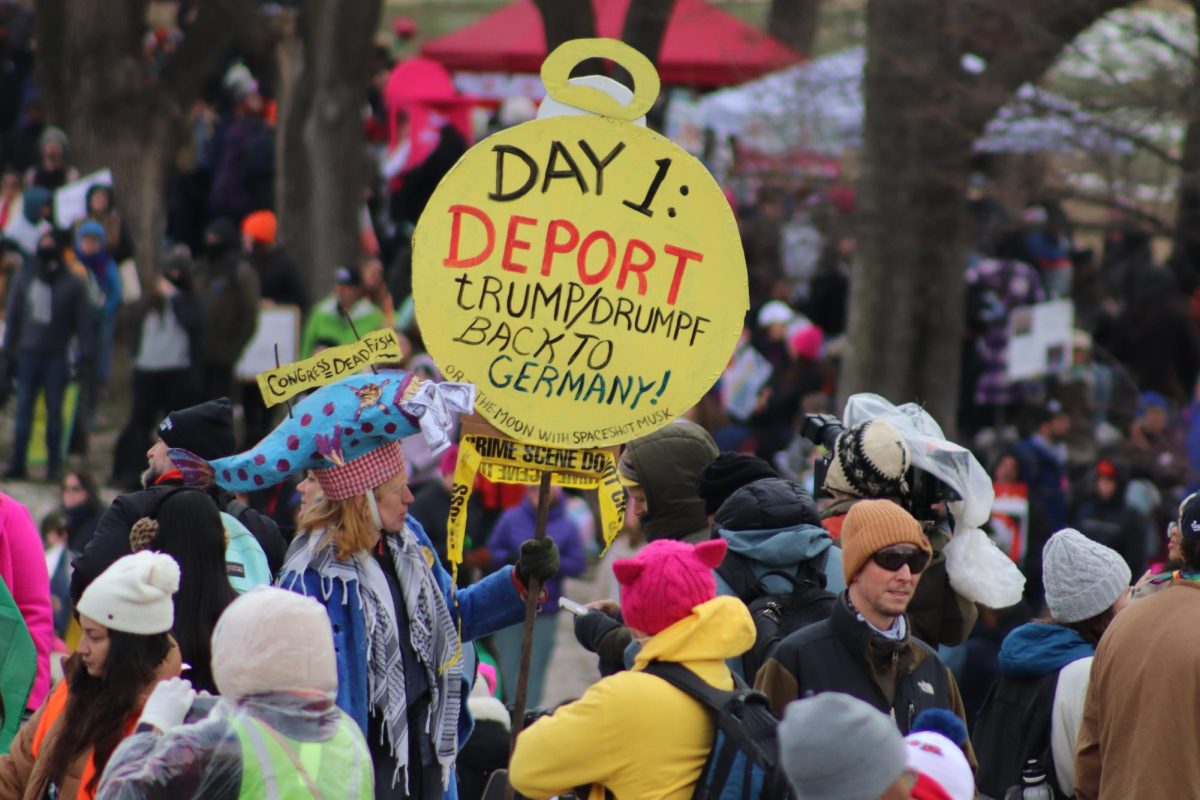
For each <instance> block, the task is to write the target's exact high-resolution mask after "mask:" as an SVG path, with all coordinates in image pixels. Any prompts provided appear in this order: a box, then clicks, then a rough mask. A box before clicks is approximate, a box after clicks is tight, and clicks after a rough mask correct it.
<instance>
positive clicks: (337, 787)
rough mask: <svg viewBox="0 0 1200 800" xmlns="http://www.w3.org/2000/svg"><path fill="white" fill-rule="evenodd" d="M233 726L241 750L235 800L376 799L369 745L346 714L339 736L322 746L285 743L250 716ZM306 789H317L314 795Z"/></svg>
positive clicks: (289, 740) (321, 744)
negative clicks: (238, 788)
mask: <svg viewBox="0 0 1200 800" xmlns="http://www.w3.org/2000/svg"><path fill="white" fill-rule="evenodd" d="M233 726H234V729H235V730H236V731H237V735H238V740H239V741H240V742H241V744H242V790H241V792H240V793H239V794H238V800H251V799H252V798H253V799H254V800H262V799H263V798H265V800H333V798H342V797H347V798H358V800H371V798H373V797H374V796H375V781H374V771H373V767H372V764H371V754H370V753H369V752H368V750H367V742H366V740H365V739H364V738H363V735H362V731H360V730H359V728H358V725H357V724H355V722H354V720H353V719H351V718H350V717H348V716H346V715H345V714H343V715H342V720H341V724H340V725H339V727H338V732H337V734H336V735H335V736H334V737H333V738H332V739H330V740H328V741H325V742H300V741H297V740H295V739H289V738H288V737H286V736H283V735H282V734H279V733H277V732H276V731H274V730H273V729H271V728H269V727H268V726H267V725H266V724H265V723H263V722H260V721H259V720H257V719H255V718H253V717H251V716H249V715H246V716H244V717H242V718H241V719H238V720H234V721H233ZM284 745H286V748H285V746H284ZM289 749H290V751H291V752H290V754H289V752H288V750H289ZM293 757H294V760H293ZM296 762H299V765H297V763H296ZM301 769H303V770H304V772H305V774H307V776H308V780H307V781H306V780H305V779H304V775H301V773H300V770H301ZM310 785H311V786H313V787H315V788H316V793H315V794H314V793H313V792H312V791H311V789H310V788H309V787H310Z"/></svg>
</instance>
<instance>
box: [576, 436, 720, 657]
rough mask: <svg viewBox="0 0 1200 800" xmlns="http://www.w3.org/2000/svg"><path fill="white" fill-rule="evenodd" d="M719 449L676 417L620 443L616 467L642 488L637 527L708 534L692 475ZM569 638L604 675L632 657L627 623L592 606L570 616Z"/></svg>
mask: <svg viewBox="0 0 1200 800" xmlns="http://www.w3.org/2000/svg"><path fill="white" fill-rule="evenodd" d="M718 455H720V451H719V450H718V449H717V445H716V443H715V442H714V441H713V439H712V437H711V436H709V435H708V431H706V430H704V428H702V427H700V426H699V425H697V424H696V423H694V422H688V421H686V420H680V421H678V422H675V423H673V424H671V425H667V426H666V427H663V428H659V429H658V430H656V431H654V432H653V433H649V434H647V435H645V436H643V437H641V438H640V439H634V440H633V441H632V442H630V443H629V444H627V445H626V446H625V452H623V453H622V454H621V461H620V464H619V470H620V472H621V475H622V476H623V477H624V478H625V479H627V480H633V481H636V482H637V484H638V485H639V486H641V488H642V491H644V492H645V493H646V513H645V514H643V515H642V516H641V517H639V519H638V521H639V522H640V523H641V526H642V533H643V534H644V535H645V536H646V538H647V539H648V540H650V541H654V540H656V539H680V540H682V541H685V542H693V543H694V542H701V541H704V540H705V539H708V538H710V532H709V528H708V513H707V512H706V511H705V508H704V499H703V498H702V497H700V495H699V494H698V493H697V492H696V479H697V478H698V477H699V476H700V473H701V472H702V471H703V470H704V468H705V467H707V466H708V465H709V464H711V463H712V462H713V460H714V459H716V457H717V456H718ZM575 638H576V639H578V640H579V643H580V644H581V645H583V646H584V647H585V648H587V649H588V650H590V651H591V652H593V653H595V654H596V655H598V656H600V672H601V674H603V675H609V674H611V673H613V672H617V671H620V670H621V669H624V668H625V667H626V666H627V665H628V664H631V663H632V662H633V655H634V654H635V653H636V648H635V647H631V646H630V645H631V644H632V642H633V634H631V633H630V631H629V628H626V627H625V626H624V625H621V624H620V623H619V622H617V621H615V620H613V619H612V618H611V617H608V616H606V615H605V614H603V613H601V612H599V611H596V612H592V613H589V614H586V615H584V616H582V617H576V619H575Z"/></svg>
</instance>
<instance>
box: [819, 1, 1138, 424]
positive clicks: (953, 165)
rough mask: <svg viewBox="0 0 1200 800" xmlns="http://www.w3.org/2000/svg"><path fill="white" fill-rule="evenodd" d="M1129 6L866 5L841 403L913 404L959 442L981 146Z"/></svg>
mask: <svg viewBox="0 0 1200 800" xmlns="http://www.w3.org/2000/svg"><path fill="white" fill-rule="evenodd" d="M1125 4H1126V3H1125V2H1124V1H1123V0H1061V2H1056V3H1044V2H1042V0H976V1H975V2H971V3H964V2H960V0H869V2H868V5H867V49H868V59H867V66H866V71H865V74H864V96H865V101H866V115H865V121H864V125H865V129H864V134H863V151H862V167H861V169H862V172H861V176H860V181H859V187H858V206H859V232H858V237H859V238H858V245H859V246H858V252H859V262H858V264H857V268H856V270H855V272H854V274H853V276H852V277H851V292H850V319H849V325H848V331H847V351H846V357H845V359H844V361H843V363H842V374H841V380H840V383H839V391H840V393H841V394H842V396H843V399H844V398H845V397H846V396H848V395H850V394H853V393H855V392H861V391H873V392H877V393H879V394H882V395H884V396H886V397H887V398H888V399H889V400H892V401H893V402H897V403H900V402H907V401H910V400H917V401H920V402H922V403H924V404H925V406H926V407H927V408H928V409H929V411H930V413H932V414H933V415H934V417H935V418H936V419H937V420H938V421H939V422H940V423H941V424H942V425H943V427H944V428H945V429H946V432H947V433H948V434H950V435H951V436H953V435H954V430H953V429H954V422H955V419H956V416H957V405H958V385H959V372H960V356H961V348H962V335H963V322H964V321H963V303H964V280H963V274H964V266H965V265H964V254H965V252H966V248H967V242H966V241H965V230H964V225H963V222H964V219H965V214H966V205H965V189H966V184H967V176H968V169H969V159H970V155H971V146H972V143H973V142H974V141H975V140H976V139H977V138H978V137H979V136H980V134H981V133H982V132H983V129H984V127H985V126H986V124H987V122H988V121H989V120H990V119H991V118H992V116H993V115H994V114H995V113H996V111H997V110H998V109H999V108H1000V107H1001V106H1002V105H1003V104H1004V103H1006V102H1007V101H1008V100H1009V99H1010V98H1011V97H1012V96H1013V94H1014V93H1015V92H1016V90H1017V89H1018V88H1019V87H1020V86H1021V85H1022V84H1023V83H1025V82H1027V81H1031V80H1036V79H1037V78H1038V77H1040V76H1041V74H1042V73H1043V72H1044V71H1045V70H1046V69H1047V68H1048V67H1049V66H1050V64H1051V63H1053V61H1054V59H1055V58H1056V57H1057V55H1058V53H1059V52H1060V51H1061V50H1062V48H1063V47H1064V46H1065V45H1066V44H1067V43H1068V42H1070V41H1071V40H1072V39H1074V38H1075V36H1077V35H1078V34H1079V33H1080V32H1081V31H1083V30H1084V29H1085V28H1086V27H1088V26H1089V25H1090V24H1091V23H1092V22H1094V21H1096V20H1097V19H1099V18H1100V17H1101V16H1103V15H1104V14H1106V13H1107V12H1108V11H1111V10H1112V9H1114V8H1117V7H1120V6H1122V5H1125ZM912 20H920V24H919V25H913V24H911V23H912ZM968 53H969V54H974V55H977V56H979V57H980V58H981V59H982V60H983V62H984V63H985V65H986V68H985V70H984V71H983V72H982V73H981V74H979V75H974V74H971V73H968V72H966V71H964V70H963V69H962V68H961V61H962V56H963V55H966V54H968Z"/></svg>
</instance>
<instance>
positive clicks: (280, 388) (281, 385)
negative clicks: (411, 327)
mask: <svg viewBox="0 0 1200 800" xmlns="http://www.w3.org/2000/svg"><path fill="white" fill-rule="evenodd" d="M403 360H404V350H403V348H402V347H401V345H400V338H399V337H398V336H396V332H395V331H394V330H392V329H391V328H384V329H382V330H377V331H371V332H370V333H368V334H366V335H365V336H363V337H362V338H361V339H359V340H358V341H357V342H353V343H351V344H344V345H341V346H339V347H330V348H328V349H326V350H322V351H321V352H319V353H317V354H316V355H315V356H312V357H311V358H306V359H304V360H303V361H294V362H292V363H290V364H284V365H283V366H281V367H276V368H274V369H268V370H265V371H263V372H260V373H258V376H257V378H256V380H257V381H258V388H259V391H261V392H262V398H263V404H264V405H266V406H267V408H270V407H271V406H274V405H278V404H279V403H282V402H283V401H285V400H288V399H290V398H292V397H295V396H296V395H298V394H300V393H301V392H307V391H308V390H310V389H318V388H320V387H322V386H324V385H325V384H327V383H333V382H334V381H337V380H341V379H342V378H345V377H347V376H348V375H353V374H355V373H356V372H358V371H359V370H362V369H365V368H366V367H371V366H374V365H375V364H389V363H393V362H400V361H403Z"/></svg>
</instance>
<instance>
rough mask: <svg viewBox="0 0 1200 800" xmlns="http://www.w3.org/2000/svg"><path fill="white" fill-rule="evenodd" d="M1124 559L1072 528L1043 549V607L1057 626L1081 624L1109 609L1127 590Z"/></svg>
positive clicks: (1065, 529) (1127, 569) (1126, 565)
mask: <svg viewBox="0 0 1200 800" xmlns="http://www.w3.org/2000/svg"><path fill="white" fill-rule="evenodd" d="M1131 577H1132V576H1131V574H1130V572H1129V565H1128V564H1126V563H1125V559H1123V558H1121V556H1120V555H1119V554H1118V553H1117V551H1116V550H1113V549H1112V548H1110V547H1105V546H1104V545H1102V544H1100V543H1099V542H1093V541H1092V540H1091V539H1089V538H1087V537H1086V536H1084V535H1083V534H1082V533H1080V532H1079V531H1077V530H1075V529H1074V528H1064V529H1063V530H1061V531H1059V532H1058V533H1056V534H1054V535H1053V536H1051V537H1050V540H1049V541H1048V542H1046V546H1045V547H1044V548H1042V585H1043V586H1044V587H1045V589H1046V605H1047V606H1049V608H1050V614H1051V615H1052V616H1053V617H1054V619H1056V620H1058V621H1059V622H1081V621H1083V620H1085V619H1090V618H1092V617H1094V616H1096V615H1097V614H1099V613H1101V612H1102V611H1104V610H1105V609H1107V608H1109V607H1110V606H1111V605H1112V604H1113V603H1115V602H1117V599H1118V598H1120V596H1121V595H1122V594H1123V593H1124V592H1125V590H1126V589H1128V588H1129V579H1130V578H1131Z"/></svg>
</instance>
